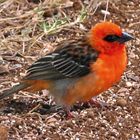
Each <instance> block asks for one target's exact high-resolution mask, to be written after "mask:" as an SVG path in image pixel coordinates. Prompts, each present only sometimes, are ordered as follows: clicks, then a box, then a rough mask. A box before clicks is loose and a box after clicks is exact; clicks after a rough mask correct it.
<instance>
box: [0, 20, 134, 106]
mask: <svg viewBox="0 0 140 140" xmlns="http://www.w3.org/2000/svg"><path fill="white" fill-rule="evenodd" d="M131 39H133V37H132V36H131V35H129V34H128V33H125V32H122V30H121V28H120V27H119V26H118V25H116V24H114V23H111V22H102V23H98V24H96V25H95V26H94V27H92V28H91V30H90V31H89V33H88V34H87V36H82V37H81V38H79V39H75V40H71V41H68V40H66V41H65V42H63V43H60V44H59V45H58V46H59V48H58V49H56V50H55V51H54V52H52V53H49V54H47V55H46V56H45V57H43V58H40V59H39V60H37V61H36V62H35V63H33V64H32V65H31V66H30V67H29V68H28V70H27V75H26V76H25V77H24V79H23V80H22V81H21V82H20V84H18V85H16V86H14V87H12V88H11V89H9V90H5V91H3V93H2V94H0V99H3V98H5V97H7V96H10V95H12V94H14V93H16V92H18V91H20V90H23V89H24V90H25V89H27V90H28V91H32V92H35V91H40V90H43V89H47V90H49V92H50V94H51V95H52V96H54V98H55V100H56V101H57V102H58V103H60V104H61V105H67V106H71V105H73V104H74V103H75V102H76V101H82V102H85V101H88V100H90V99H91V98H92V97H94V96H96V95H98V94H100V93H102V92H103V91H105V90H107V89H108V88H109V87H111V86H112V85H113V84H115V83H116V82H118V81H119V80H120V78H121V75H122V74H123V72H124V70H125V68H126V65H127V55H126V47H125V45H124V43H125V42H127V41H129V40H131Z"/></svg>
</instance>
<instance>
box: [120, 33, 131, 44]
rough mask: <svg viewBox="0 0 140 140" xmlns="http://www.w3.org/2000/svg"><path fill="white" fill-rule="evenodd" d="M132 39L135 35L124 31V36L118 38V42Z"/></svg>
mask: <svg viewBox="0 0 140 140" xmlns="http://www.w3.org/2000/svg"><path fill="white" fill-rule="evenodd" d="M131 39H134V37H133V36H131V35H130V34H128V33H126V32H122V36H121V37H120V38H119V39H118V42H120V43H121V44H122V43H125V42H127V41H129V40H131Z"/></svg>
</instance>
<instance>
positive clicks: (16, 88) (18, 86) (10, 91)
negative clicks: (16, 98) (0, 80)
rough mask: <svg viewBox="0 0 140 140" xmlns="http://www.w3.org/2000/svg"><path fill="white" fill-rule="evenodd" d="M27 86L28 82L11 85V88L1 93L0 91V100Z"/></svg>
mask: <svg viewBox="0 0 140 140" xmlns="http://www.w3.org/2000/svg"><path fill="white" fill-rule="evenodd" d="M27 87H29V85H28V84H26V83H24V82H23V83H20V84H18V85H15V86H13V87H12V88H10V89H8V90H5V91H3V92H2V93H0V100H2V99H4V98H6V97H8V96H11V95H13V94H14V93H17V92H18V91H20V90H23V89H26V88H27Z"/></svg>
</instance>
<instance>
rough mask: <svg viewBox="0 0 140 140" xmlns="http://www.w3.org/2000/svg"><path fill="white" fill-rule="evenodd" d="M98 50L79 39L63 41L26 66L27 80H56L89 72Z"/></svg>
mask: <svg viewBox="0 0 140 140" xmlns="http://www.w3.org/2000/svg"><path fill="white" fill-rule="evenodd" d="M98 54H99V53H98V52H97V51H96V50H94V49H93V48H92V47H91V46H90V45H89V44H88V43H87V42H85V41H82V39H81V40H77V41H73V42H70V43H63V44H61V47H60V48H59V49H57V50H55V51H54V52H52V53H50V54H48V55H47V56H45V57H43V58H41V59H39V60H38V61H36V62H35V63H34V64H33V65H31V66H30V67H29V68H28V71H27V76H26V77H25V79H27V80H57V79H65V78H73V77H74V78H76V77H81V76H84V75H86V74H88V73H89V72H90V68H89V64H90V62H91V61H92V62H94V61H96V59H97V57H98Z"/></svg>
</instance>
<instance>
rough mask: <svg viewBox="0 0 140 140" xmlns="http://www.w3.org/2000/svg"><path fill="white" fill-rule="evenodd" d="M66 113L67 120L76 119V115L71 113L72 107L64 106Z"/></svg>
mask: <svg viewBox="0 0 140 140" xmlns="http://www.w3.org/2000/svg"><path fill="white" fill-rule="evenodd" d="M63 108H64V111H65V114H66V119H71V118H74V115H73V114H72V113H71V107H70V106H64V107H63Z"/></svg>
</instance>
